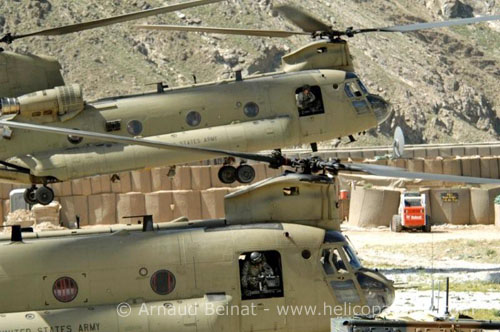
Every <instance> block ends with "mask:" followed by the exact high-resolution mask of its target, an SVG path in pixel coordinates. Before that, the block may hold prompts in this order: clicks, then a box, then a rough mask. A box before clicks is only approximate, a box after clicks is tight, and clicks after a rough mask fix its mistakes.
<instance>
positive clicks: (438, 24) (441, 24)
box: [351, 15, 500, 34]
mask: <svg viewBox="0 0 500 332" xmlns="http://www.w3.org/2000/svg"><path fill="white" fill-rule="evenodd" d="M495 20H500V15H495V16H480V17H471V18H462V19H456V20H450V21H440V22H428V23H416V24H408V25H396V26H392V27H385V28H371V29H357V30H352V31H351V32H352V33H353V34H357V33H365V32H410V31H418V30H425V29H434V28H444V27H450V26H455V25H465V24H474V23H479V22H487V21H495Z"/></svg>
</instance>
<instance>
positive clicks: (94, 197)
mask: <svg viewBox="0 0 500 332" xmlns="http://www.w3.org/2000/svg"><path fill="white" fill-rule="evenodd" d="M481 148H484V147H481ZM488 148H489V149H490V150H489V151H492V150H493V148H492V147H488ZM449 149H451V150H443V148H440V150H432V151H434V152H432V153H433V154H436V151H438V152H437V153H439V154H443V153H444V152H443V151H445V152H446V151H448V152H450V151H451V152H452V153H454V152H457V150H456V149H457V148H449ZM478 149H479V148H478V147H464V148H462V150H463V152H464V153H465V152H466V151H467V150H469V151H472V152H476V151H479V150H478ZM462 150H460V151H458V152H461V151H462ZM483 152H484V151H483ZM370 155H372V156H373V154H370ZM360 156H361V155H360V154H357V155H356V157H358V158H359V157H360ZM364 162H368V163H373V164H380V165H389V166H395V167H402V168H407V169H408V170H410V171H414V172H433V173H439V174H451V175H463V176H476V177H488V178H499V173H500V172H499V169H500V158H499V157H491V156H487V157H480V156H477V155H476V156H464V157H458V158H442V157H440V156H438V157H435V158H431V159H430V158H414V159H399V160H391V159H380V160H374V159H372V160H364ZM253 166H254V167H255V169H256V179H255V181H260V180H262V179H265V178H266V177H269V176H274V175H277V174H280V173H281V170H273V169H270V168H268V167H267V166H266V165H265V164H253ZM220 167H221V166H220V165H205V166H181V167H177V169H176V174H175V176H174V177H173V178H169V177H168V172H169V168H168V167H160V168H153V169H150V170H140V171H132V172H122V173H119V174H117V175H115V176H114V175H103V176H95V177H91V178H85V179H78V180H73V181H68V182H63V183H58V184H53V185H52V188H53V189H54V191H55V194H56V201H59V202H60V203H61V205H62V210H61V212H60V213H61V222H62V223H63V224H65V225H68V224H69V223H71V222H74V221H75V220H76V216H78V217H79V219H80V225H82V226H85V225H95V224H114V223H136V222H137V221H136V220H130V219H126V218H124V217H127V216H130V215H142V214H152V215H153V216H154V220H156V221H158V222H164V221H169V220H173V219H175V218H177V217H180V216H187V217H188V218H189V219H192V220H193V219H211V218H222V217H224V201H223V198H224V196H225V195H226V194H227V193H228V192H230V191H232V190H235V188H236V187H237V186H239V184H238V183H235V184H234V185H232V186H231V187H227V186H226V185H224V184H222V183H221V182H220V181H219V180H218V177H217V172H218V170H219V168H220ZM339 179H340V184H341V189H347V190H349V191H351V184H352V183H356V184H358V188H359V185H361V186H363V185H374V186H377V187H387V189H383V190H382V192H381V193H379V192H377V190H378V189H373V192H371V191H370V190H369V191H368V193H366V192H365V193H360V192H354V191H352V192H351V195H350V196H351V197H350V200H349V201H346V202H342V204H341V206H340V207H341V211H340V213H341V214H342V217H343V218H347V219H349V220H350V222H351V223H353V224H356V225H366V226H381V225H384V226H387V225H388V223H389V221H390V218H392V214H396V213H397V204H396V203H395V201H396V200H397V201H398V202H399V195H394V194H393V193H392V192H393V191H398V192H399V190H400V189H395V188H409V190H419V189H420V188H422V187H426V188H428V195H429V196H428V199H427V204H428V211H429V214H430V216H431V219H432V220H433V222H434V223H436V224H439V223H452V224H494V223H495V213H494V206H493V199H494V198H495V197H496V196H497V195H499V194H500V187H486V186H482V187H479V186H476V187H464V184H456V183H444V182H441V181H418V180H405V179H393V178H381V177H373V176H361V175H358V174H353V175H346V176H343V177H340V178H339ZM457 186H459V187H457ZM460 186H462V187H460ZM17 187H19V186H12V185H9V184H0V200H1V201H0V203H1V204H0V224H2V222H3V220H4V218H5V217H6V216H7V214H8V209H9V192H10V191H11V190H12V189H14V188H17ZM450 187H451V189H450ZM450 191H451V192H456V193H457V194H458V197H459V199H458V200H459V201H460V203H458V202H456V203H455V205H453V204H452V203H450V202H446V203H447V204H444V203H445V202H443V201H442V199H441V195H442V194H443V193H445V192H450ZM396 196H397V199H396V198H395V197H396ZM360 197H361V198H360ZM360 200H361V203H359V202H360ZM372 201H373V202H376V203H373V204H372V203H371V202H372ZM363 202H364V203H363ZM372 205H373V206H374V207H380V206H383V207H384V208H383V209H382V210H384V212H381V211H376V210H374V211H371V208H370V209H368V210H366V211H361V210H360V209H362V208H363V206H365V207H366V206H372ZM458 205H460V206H458Z"/></svg>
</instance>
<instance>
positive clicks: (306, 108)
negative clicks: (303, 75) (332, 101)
mask: <svg viewBox="0 0 500 332" xmlns="http://www.w3.org/2000/svg"><path fill="white" fill-rule="evenodd" d="M295 99H296V102H297V107H298V108H299V111H300V113H301V115H305V114H308V113H312V112H313V110H314V107H315V105H316V96H315V95H314V93H312V91H311V87H310V86H309V85H304V86H303V87H302V91H301V92H299V93H297V94H296V95H295ZM304 113H305V114H304Z"/></svg>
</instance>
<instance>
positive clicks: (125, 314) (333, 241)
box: [0, 220, 394, 332]
mask: <svg viewBox="0 0 500 332" xmlns="http://www.w3.org/2000/svg"><path fill="white" fill-rule="evenodd" d="M254 252H258V253H260V254H261V255H262V256H263V258H262V260H261V261H260V263H256V264H254V263H253V262H252V261H251V257H252V255H251V254H252V253H254ZM0 255H1V257H3V258H2V261H1V262H0V271H1V274H0V288H1V289H2V297H0V313H2V314H1V315H0V326H1V328H2V330H8V331H10V330H15V329H25V331H28V329H30V331H45V330H46V329H49V330H48V331H52V330H54V329H55V328H56V327H58V328H59V329H61V328H62V327H64V331H78V330H79V329H81V328H82V326H83V327H85V326H86V325H85V324H87V326H93V327H94V328H95V331H106V332H115V331H116V332H118V331H129V330H130V328H132V327H134V326H135V329H133V330H134V331H150V332H153V331H172V330H175V331H305V330H307V331H329V326H330V318H331V317H334V316H341V315H355V314H364V315H367V314H372V313H375V312H380V311H381V310H383V309H384V308H385V307H387V306H389V305H391V303H392V302H393V299H394V288H393V285H392V282H390V281H389V280H387V279H385V278H384V277H383V276H382V275H381V274H380V273H378V272H375V271H372V270H368V269H364V268H363V267H362V266H361V264H360V263H359V261H358V258H357V257H356V254H355V253H354V250H353V249H352V247H351V246H350V245H349V243H348V242H347V240H346V239H345V237H344V236H343V235H342V234H341V233H340V232H337V231H327V230H324V229H321V228H316V227H311V226H304V225H300V224H285V223H264V224H249V225H242V224H240V225H227V224H226V223H225V221H224V220H208V221H199V222H192V223H187V222H186V223H180V224H170V225H168V224H166V225H165V228H164V229H162V230H156V231H149V232H139V231H131V230H121V231H117V232H115V233H111V234H109V233H108V234H106V233H102V234H97V235H75V236H71V235H70V236H65V237H56V238H46V239H34V240H30V239H25V241H24V242H19V243H10V242H8V241H0ZM259 264H261V265H259ZM255 270H257V272H255ZM252 271H254V272H255V273H253V272H252ZM162 308H163V309H162ZM216 310H218V311H217V312H218V313H216ZM292 310H294V311H293V313H292ZM297 310H301V312H300V313H299V312H298V311H297ZM311 310H313V311H311ZM362 310H363V311H362ZM44 329H45V330H44ZM51 329H52V330H51Z"/></svg>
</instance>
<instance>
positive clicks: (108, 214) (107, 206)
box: [88, 194, 116, 225]
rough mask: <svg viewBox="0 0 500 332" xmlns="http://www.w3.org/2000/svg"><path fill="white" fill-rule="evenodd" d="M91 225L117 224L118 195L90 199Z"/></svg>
mask: <svg viewBox="0 0 500 332" xmlns="http://www.w3.org/2000/svg"><path fill="white" fill-rule="evenodd" d="M88 204H89V225H109V224H116V194H100V195H93V196H89V197H88Z"/></svg>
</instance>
